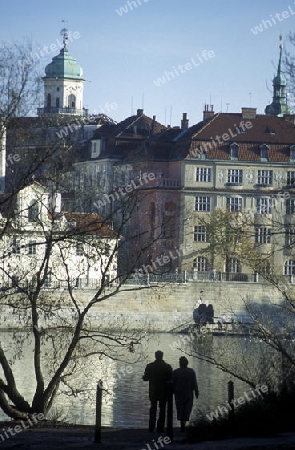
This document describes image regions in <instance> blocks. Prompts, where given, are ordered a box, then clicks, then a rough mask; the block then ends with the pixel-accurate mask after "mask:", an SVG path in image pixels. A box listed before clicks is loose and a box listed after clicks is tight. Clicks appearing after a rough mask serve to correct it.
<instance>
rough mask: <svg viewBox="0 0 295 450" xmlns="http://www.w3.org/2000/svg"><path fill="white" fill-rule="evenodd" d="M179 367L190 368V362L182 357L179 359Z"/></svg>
mask: <svg viewBox="0 0 295 450" xmlns="http://www.w3.org/2000/svg"><path fill="white" fill-rule="evenodd" d="M179 366H180V367H187V366H188V360H187V359H186V357H185V356H181V357H180V358H179Z"/></svg>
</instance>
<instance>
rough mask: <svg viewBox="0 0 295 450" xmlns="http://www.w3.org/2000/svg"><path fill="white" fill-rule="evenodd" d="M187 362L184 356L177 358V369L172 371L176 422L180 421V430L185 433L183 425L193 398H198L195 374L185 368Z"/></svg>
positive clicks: (188, 416) (189, 413) (188, 414)
mask: <svg viewBox="0 0 295 450" xmlns="http://www.w3.org/2000/svg"><path fill="white" fill-rule="evenodd" d="M187 366H188V360H187V359H186V357H185V356H181V357H180V358H179V369H176V370H174V371H173V374H172V381H173V391H174V396H175V406H176V411H177V420H179V421H180V427H181V428H180V429H181V431H182V432H184V431H185V423H186V422H188V421H189V418H190V415H191V412H192V409H193V403H194V393H195V397H196V398H198V397H199V388H198V382H197V377H196V372H195V371H194V370H193V369H191V368H189V367H187Z"/></svg>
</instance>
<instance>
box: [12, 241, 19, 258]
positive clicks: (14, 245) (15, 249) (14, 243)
mask: <svg viewBox="0 0 295 450" xmlns="http://www.w3.org/2000/svg"><path fill="white" fill-rule="evenodd" d="M11 251H12V253H13V254H15V255H19V254H20V241H19V239H15V238H14V239H13V241H12V247H11Z"/></svg>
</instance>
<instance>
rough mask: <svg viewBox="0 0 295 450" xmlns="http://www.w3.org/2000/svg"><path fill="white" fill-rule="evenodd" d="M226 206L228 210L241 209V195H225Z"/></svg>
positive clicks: (235, 210) (236, 210)
mask: <svg viewBox="0 0 295 450" xmlns="http://www.w3.org/2000/svg"><path fill="white" fill-rule="evenodd" d="M226 207H227V208H228V209H229V210H230V212H238V211H242V198H241V197H227V198H226Z"/></svg>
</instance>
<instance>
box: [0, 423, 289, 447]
mask: <svg viewBox="0 0 295 450" xmlns="http://www.w3.org/2000/svg"><path fill="white" fill-rule="evenodd" d="M15 425H16V424H14V423H12V422H11V423H9V426H10V429H11V430H14V426H15ZM5 429H7V424H5V425H3V424H2V426H1V425H0V450H1V448H3V449H14V450H75V449H85V450H94V449H103V450H104V449H105V450H125V449H126V450H127V449H128V450H129V449H131V450H161V449H163V450H166V448H167V450H168V449H171V450H194V449H196V450H248V449H249V450H250V449H251V450H265V449H268V450H283V449H284V450H285V449H286V450H287V449H288V450H295V433H285V434H281V435H278V436H276V437H272V438H244V439H243V438H240V439H237V438H234V439H226V440H221V441H206V442H200V443H195V444H189V443H188V436H187V434H184V433H180V432H179V430H174V440H173V443H167V442H168V441H167V439H166V443H164V442H163V439H162V441H161V438H160V436H162V438H164V437H165V436H166V435H165V433H149V432H148V431H147V430H142V429H126V428H124V429H110V428H105V429H103V430H102V433H101V443H94V427H90V426H83V427H82V426H58V427H53V426H47V427H42V428H28V429H26V430H22V431H19V432H17V433H15V435H14V436H11V434H12V433H10V432H9V431H6V434H5V432H4V430H5ZM18 430H19V428H18ZM13 433H14V431H13ZM1 436H2V437H1ZM7 436H9V437H8V438H7ZM3 438H5V440H3ZM159 438H160V439H159ZM161 442H162V445H161Z"/></svg>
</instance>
